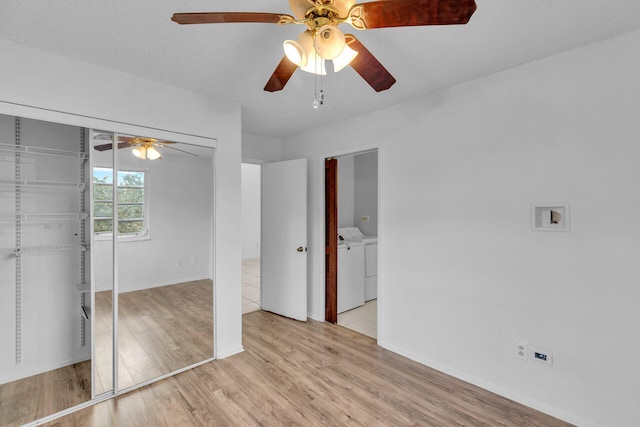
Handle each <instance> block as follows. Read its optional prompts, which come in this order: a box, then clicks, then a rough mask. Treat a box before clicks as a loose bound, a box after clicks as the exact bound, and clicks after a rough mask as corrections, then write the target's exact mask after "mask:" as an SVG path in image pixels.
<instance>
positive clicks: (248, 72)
mask: <svg viewBox="0 0 640 427" xmlns="http://www.w3.org/2000/svg"><path fill="white" fill-rule="evenodd" d="M389 1H392V0H389ZM476 2H477V5H478V8H477V11H476V12H475V14H474V15H473V16H472V17H471V21H470V22H469V24H467V25H464V26H438V27H434V26H432V27H410V28H385V29H376V30H368V31H360V32H356V33H355V35H356V36H357V37H358V38H359V39H360V41H361V42H362V43H363V44H364V45H365V46H367V47H368V48H369V50H370V51H371V52H372V53H373V54H374V55H375V56H376V57H377V58H378V59H379V60H380V61H381V62H382V63H383V64H384V65H385V67H386V68H387V69H388V70H389V71H390V72H391V74H393V75H394V77H395V78H396V79H397V81H398V82H397V83H396V84H395V85H394V86H392V87H391V89H389V90H387V91H384V92H380V93H376V92H374V91H373V90H372V89H371V88H370V87H369V85H367V83H366V82H365V81H364V80H362V79H361V78H360V76H359V75H357V74H356V73H355V71H353V69H351V68H346V69H344V70H343V71H341V72H339V73H337V74H330V75H328V76H326V77H324V78H323V80H322V85H323V88H324V91H325V94H326V102H325V105H324V106H323V107H321V108H320V109H318V110H314V109H313V108H312V107H311V102H312V101H313V97H314V84H315V82H314V76H313V75H312V74H308V73H305V72H302V71H299V70H298V71H297V72H296V73H295V74H294V76H293V77H292V78H291V80H290V81H289V83H288V85H287V86H286V87H285V89H284V90H282V91H281V92H275V93H269V92H264V91H263V87H264V85H265V83H266V82H267V80H268V78H269V76H270V75H271V73H272V72H273V70H274V69H275V67H276V65H277V64H278V62H279V61H280V59H281V58H282V56H283V51H282V42H283V41H284V40H285V39H295V38H296V37H297V35H298V34H299V33H300V32H302V30H303V28H302V27H300V26H297V25H288V26H277V25H274V24H207V25H182V26H181V25H178V24H176V23H174V22H172V21H170V17H171V15H172V14H173V13H174V12H219V11H247V12H275V13H287V14H289V13H290V9H289V5H288V1H287V0H234V1H231V0H217V1H214V0H171V1H169V0H135V1H126V0H64V1H51V0H0V38H3V39H8V40H13V41H15V42H17V43H23V44H25V45H27V46H31V47H35V48H38V49H42V50H47V51H50V52H54V53H58V54H61V55H64V56H68V57H72V58H76V59H80V60H83V61H86V62H90V63H94V64H98V65H101V66H104V67H108V68H114V69H117V70H120V71H123V72H126V73H129V74H134V75H138V76H144V77H146V78H149V79H151V80H156V81H161V82H165V83H169V84H171V85H174V86H178V87H181V88H184V89H188V90H192V91H196V92H201V93H205V94H208V95H211V96H214V97H216V98H221V99H226V100H231V101H235V102H238V103H240V104H241V105H242V126H243V130H245V131H248V132H252V133H257V134H262V135H270V136H274V137H286V136H290V135H293V134H296V133H298V132H300V131H302V130H303V129H309V128H313V127H317V126H324V125H327V124H330V123H332V122H334V121H339V120H344V119H348V118H350V117H354V116H358V115H362V114H365V113H367V112H370V111H373V110H377V109H380V108H384V107H388V106H391V105H394V104H398V103H400V102H404V101H407V100H409V99H413V98H416V97H419V96H423V95H426V94H429V93H433V92H436V91H439V90H441V89H444V88H447V87H451V86H453V85H456V84H459V83H462V82H465V81H469V80H472V79H476V78H478V77H481V76H485V75H488V74H492V73H495V72H498V71H501V70H505V69H508V68H513V67H516V66H518V65H520V64H523V63H526V62H529V61H533V60H536V59H538V58H542V57H546V56H550V55H553V54H555V53H557V52H561V51H565V50H568V49H572V48H574V47H577V46H581V45H585V44H588V43H591V42H595V41H598V40H602V39H606V38H609V37H613V36H615V35H617V34H621V33H624V32H628V31H632V30H636V29H640V1H638V0H613V1H607V0H476ZM343 27H344V28H343V30H344V31H347V30H348V29H350V28H351V27H349V26H347V25H343ZM355 31H356V30H352V31H349V32H355ZM6 60H10V59H7V58H2V61H6ZM43 66H45V67H46V64H43ZM318 84H319V82H318Z"/></svg>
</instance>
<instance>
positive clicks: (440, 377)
mask: <svg viewBox="0 0 640 427" xmlns="http://www.w3.org/2000/svg"><path fill="white" fill-rule="evenodd" d="M243 345H244V348H245V351H244V352H243V353H241V354H237V355H234V356H231V357H229V358H226V359H224V360H218V361H214V362H211V363H207V364H205V365H202V366H199V367H197V368H194V369H192V370H189V371H187V372H184V373H181V374H179V375H176V376H174V377H171V378H168V379H166V380H164V381H160V382H158V383H155V384H152V385H150V386H147V387H144V388H143V389H140V390H136V391H134V392H131V393H128V394H127V395H124V396H119V397H117V398H115V399H113V402H103V403H100V404H98V405H95V406H94V407H93V408H90V409H86V410H82V411H79V412H76V413H74V414H71V415H68V416H67V417H64V418H61V419H60V420H57V421H55V422H54V423H55V424H54V423H51V424H49V425H50V426H56V427H62V426H73V425H83V426H103V425H113V426H126V427H129V426H141V425H150V426H151V425H152V426H156V425H157V426H164V425H167V426H169V425H171V426H175V425H180V426H367V427H368V426H416V425H419V426H532V427H542V426H544V427H556V426H557V427H560V426H563V427H566V426H570V424H567V423H565V422H563V421H560V420H557V419H555V418H553V417H551V416H549V415H545V414H542V413H540V412H538V411H535V410H533V409H531V408H527V407H525V406H523V405H520V404H518V403H515V402H513V401H510V400H509V399H505V398H503V397H501V396H498V395H495V394H493V393H490V392H488V391H486V390H482V389H480V388H478V387H475V386H473V385H471V384H468V383H465V382H463V381H460V380H457V379H455V378H452V377H450V376H447V375H445V374H443V373H441V372H438V371H435V370H433V369H430V368H428V367H426V366H424V365H421V364H419V363H417V362H414V361H412V360H409V359H407V358H404V357H402V356H400V355H398V354H395V353H392V352H390V351H387V350H385V349H382V348H381V347H379V346H378V345H377V344H376V342H375V340H374V339H372V338H369V337H367V336H365V335H362V334H359V333H356V332H353V331H350V330H348V329H346V328H342V327H340V326H337V325H332V324H329V323H324V322H314V321H308V322H306V323H303V322H297V321H293V320H289V319H285V318H282V317H280V316H277V315H274V314H271V313H267V312H264V311H256V312H252V313H248V314H246V315H244V316H243ZM105 408H106V409H105ZM105 411H106V412H107V413H108V415H107V416H105V417H104V419H99V418H96V416H97V414H101V413H102V414H104V413H105ZM105 420H108V421H107V422H108V423H111V424H104V422H105Z"/></svg>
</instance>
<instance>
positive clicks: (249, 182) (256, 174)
mask: <svg viewBox="0 0 640 427" xmlns="http://www.w3.org/2000/svg"><path fill="white" fill-rule="evenodd" d="M260 173H261V166H260V165H256V164H250V163H242V178H241V179H242V190H241V191H242V314H246V313H251V312H252V311H257V310H260V307H261V301H260V220H261V218H260V204H261V198H260Z"/></svg>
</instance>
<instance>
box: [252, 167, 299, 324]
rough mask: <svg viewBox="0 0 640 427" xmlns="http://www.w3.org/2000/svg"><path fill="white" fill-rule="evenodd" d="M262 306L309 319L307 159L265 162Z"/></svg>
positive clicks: (262, 232) (262, 183)
mask: <svg viewBox="0 0 640 427" xmlns="http://www.w3.org/2000/svg"><path fill="white" fill-rule="evenodd" d="M260 180H261V186H262V197H261V198H262V208H261V212H262V213H261V217H262V223H261V227H260V228H261V235H262V236H261V250H260V252H261V255H260V289H261V296H260V298H261V299H260V301H261V303H262V309H263V310H267V311H271V312H273V313H277V314H280V315H282V316H286V317H290V318H292V319H296V320H302V321H306V320H307V160H306V159H299V160H289V161H286V162H277V163H267V164H264V165H262V175H261V179H260Z"/></svg>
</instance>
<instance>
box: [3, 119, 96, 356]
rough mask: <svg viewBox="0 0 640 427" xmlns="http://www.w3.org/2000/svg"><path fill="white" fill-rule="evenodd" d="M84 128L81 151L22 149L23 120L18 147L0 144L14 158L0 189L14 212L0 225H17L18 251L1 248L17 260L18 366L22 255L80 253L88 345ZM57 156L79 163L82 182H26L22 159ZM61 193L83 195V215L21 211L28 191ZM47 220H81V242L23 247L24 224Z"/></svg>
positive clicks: (78, 287)
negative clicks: (9, 196)
mask: <svg viewBox="0 0 640 427" xmlns="http://www.w3.org/2000/svg"><path fill="white" fill-rule="evenodd" d="M85 132H86V130H85V129H84V128H81V129H80V150H79V151H67V150H58V149H52V148H46V147H33V146H25V145H22V141H21V124H20V118H19V117H16V118H15V144H14V145H10V144H5V143H0V153H8V154H11V153H13V154H14V179H0V187H13V188H14V197H15V211H14V212H11V213H7V212H3V213H0V221H2V222H4V221H15V247H13V248H0V254H3V255H5V256H6V255H13V256H14V257H15V298H16V302H15V307H16V312H15V313H16V322H15V325H16V336H15V338H16V340H15V349H16V358H15V360H16V363H21V361H22V255H23V254H32V253H43V252H54V251H73V250H77V251H79V253H80V274H79V276H80V277H79V283H78V284H76V285H75V288H76V290H77V292H78V293H79V294H80V314H81V316H80V322H81V323H80V344H81V346H83V347H84V346H85V344H86V337H85V336H86V323H85V322H86V321H87V320H88V319H89V317H90V309H89V307H87V306H86V294H87V293H88V292H90V290H91V285H90V283H86V257H85V251H86V250H87V249H88V248H89V246H88V244H86V240H85V239H86V231H85V228H86V227H85V224H84V222H82V221H84V220H86V219H88V218H89V215H90V214H89V213H88V212H85V209H86V206H85V203H86V201H85V189H86V181H85V175H86V173H85V162H86V160H88V159H89V154H88V153H87V152H86V141H85ZM25 155H28V156H31V155H34V156H43V155H44V156H55V157H69V158H78V159H80V160H81V161H80V168H79V169H80V171H79V178H80V180H79V182H68V181H50V180H37V179H24V178H23V177H22V169H21V165H22V160H23V156H25ZM29 188H35V189H42V188H45V189H49V190H51V189H58V190H69V189H77V190H79V192H80V212H55V213H54V212H50V213H47V212H23V211H22V192H23V190H25V189H29ZM44 220H58V221H60V220H79V221H81V224H80V233H79V236H80V242H81V243H79V244H75V243H65V244H56V245H42V246H27V247H25V246H22V228H23V223H24V222H30V221H44Z"/></svg>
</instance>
